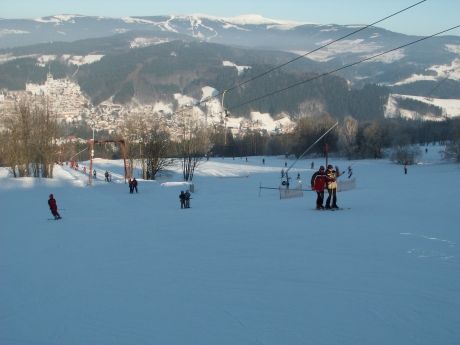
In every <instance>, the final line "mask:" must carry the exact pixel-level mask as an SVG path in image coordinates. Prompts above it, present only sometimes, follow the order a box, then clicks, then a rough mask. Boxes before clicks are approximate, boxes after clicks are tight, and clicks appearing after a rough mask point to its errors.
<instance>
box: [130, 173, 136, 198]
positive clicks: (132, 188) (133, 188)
mask: <svg viewBox="0 0 460 345" xmlns="http://www.w3.org/2000/svg"><path fill="white" fill-rule="evenodd" d="M128 186H129V193H130V194H133V192H134V191H136V193H137V180H136V178H135V177H132V178H130V179H129V181H128Z"/></svg>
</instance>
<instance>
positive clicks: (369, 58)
mask: <svg viewBox="0 0 460 345" xmlns="http://www.w3.org/2000/svg"><path fill="white" fill-rule="evenodd" d="M458 28H460V25H456V26H453V27H451V28H449V29H445V30H443V31H440V32H437V33H435V34H432V35H429V36H425V37H422V38H419V39H417V40H415V41H412V42H409V43H406V44H403V45H400V46H398V47H396V48H392V49H389V50H386V51H384V52H382V53H378V54H375V55H372V56H370V57H367V58H364V59H362V60H358V61H355V62H352V63H350V64H348V65H345V66H342V67H339V68H336V69H334V70H332V71H329V72H325V73H322V74H318V75H316V76H314V77H312V78H308V79H305V80H302V81H299V82H297V83H294V84H292V85H289V86H286V87H284V88H282V89H279V90H275V91H272V92H269V93H267V94H265V95H262V96H259V97H256V98H253V99H251V100H249V101H246V102H243V103H240V104H237V105H235V106H231V107H227V109H228V110H233V109H237V108H240V107H242V106H245V105H247V104H250V103H253V102H255V101H260V100H261V99H264V98H267V97H271V96H273V95H276V94H278V93H280V92H283V91H286V90H289V89H292V88H293V87H296V86H299V85H302V84H305V83H308V82H311V81H314V80H317V79H320V78H322V77H325V76H328V75H331V74H334V73H336V72H338V71H341V70H343V69H346V68H349V67H353V66H356V65H359V64H361V63H363V62H366V61H369V60H373V59H375V58H378V57H380V56H383V55H386V54H389V53H391V52H394V51H397V50H400V49H402V48H406V47H408V46H411V45H413V44H416V43H419V42H422V41H425V40H427V39H430V38H433V37H435V36H439V35H441V34H444V33H446V32H449V31H452V30H455V29H458Z"/></svg>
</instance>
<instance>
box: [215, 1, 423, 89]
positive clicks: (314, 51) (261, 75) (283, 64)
mask: <svg viewBox="0 0 460 345" xmlns="http://www.w3.org/2000/svg"><path fill="white" fill-rule="evenodd" d="M425 1H427V0H422V1H419V2H417V3H415V4H413V5H411V6H408V7H406V8H404V9H402V10H400V11H397V12H394V13H392V14H390V15H388V16H386V17H385V18H382V19H379V20H377V21H375V22H373V23H371V24H368V25H366V26H363V27H362V28H360V29H357V30H355V31H352V32H350V33H349V34H346V35H345V36H341V37H339V38H337V39H335V40H333V41H331V42H329V43H327V44H324V45H322V46H320V47H318V48H315V49H313V50H310V51H309V52H307V53H305V54H303V55H299V56H297V57H295V58H294V59H292V60H289V61H287V62H285V63H282V64H280V65H277V66H275V67H272V68H270V69H269V70H267V71H265V72H263V73H261V74H258V75H256V76H254V77H252V78H250V79H248V80H246V81H243V82H241V83H239V84H236V85H234V86H232V87H231V88H229V89H227V90H226V92H228V91H231V90H234V89H236V88H239V87H241V86H243V85H245V84H247V83H249V82H251V81H254V80H256V79H259V78H261V77H263V76H265V75H267V74H269V73H271V72H273V71H276V70H277V69H280V68H281V67H284V66H286V65H288V64H290V63H292V62H295V61H297V60H300V59H302V58H304V57H306V56H308V55H310V54H313V53H316V52H317V51H318V50H321V49H323V48H326V47H328V46H330V45H332V44H334V43H336V42H338V41H341V40H343V39H345V38H348V37H350V36H353V35H354V34H357V33H358V32H361V31H363V30H366V29H367V28H369V27H371V26H374V25H375V24H378V23H381V22H383V21H385V20H387V19H389V18H391V17H394V16H396V15H398V14H400V13H402V12H405V11H407V10H409V9H411V8H413V7H415V6H418V5H420V4H421V3H423V2H425ZM219 95H220V94H217V95H215V97H218V96H219Z"/></svg>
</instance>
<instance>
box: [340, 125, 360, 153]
mask: <svg viewBox="0 0 460 345" xmlns="http://www.w3.org/2000/svg"><path fill="white" fill-rule="evenodd" d="M357 134H358V120H356V119H354V118H353V117H351V116H347V117H345V119H344V121H343V124H342V126H340V128H339V148H340V151H342V152H343V153H344V154H345V155H346V157H347V158H348V159H351V158H352V157H353V154H354V153H355V152H356V149H357V145H356V136H357Z"/></svg>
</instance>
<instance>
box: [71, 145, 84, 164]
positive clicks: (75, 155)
mask: <svg viewBox="0 0 460 345" xmlns="http://www.w3.org/2000/svg"><path fill="white" fill-rule="evenodd" d="M86 150H88V147H86V148H84V149H83V150H81V151H80V152H78V153H76V154H74V155H73V156H72V157H70V158H69V161H71V160H72V159H73V158H74V157H77V156H78V155H79V154H80V153H82V152H85V151H86Z"/></svg>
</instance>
